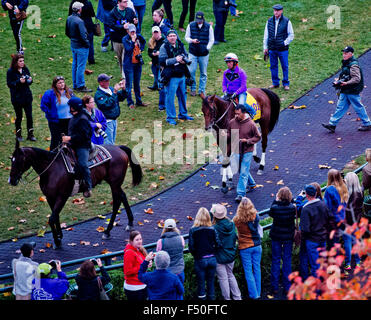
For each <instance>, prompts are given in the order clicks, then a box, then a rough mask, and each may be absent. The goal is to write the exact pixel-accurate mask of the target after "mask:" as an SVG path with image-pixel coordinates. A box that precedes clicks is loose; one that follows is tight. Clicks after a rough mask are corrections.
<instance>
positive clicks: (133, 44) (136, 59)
mask: <svg viewBox="0 0 371 320" xmlns="http://www.w3.org/2000/svg"><path fill="white" fill-rule="evenodd" d="M122 43H123V45H124V51H125V54H124V72H125V78H126V93H127V102H128V106H129V108H130V109H134V108H135V107H134V101H133V99H132V97H131V88H132V87H134V93H135V100H136V106H137V107H146V106H147V104H145V103H143V102H142V98H141V96H140V78H141V76H142V66H143V64H144V61H143V57H142V51H143V50H144V47H145V45H146V40H145V39H144V38H143V37H142V36H141V35H140V34H137V28H136V27H135V25H133V24H129V27H128V34H127V35H126V36H125V37H124V38H123V39H122Z"/></svg>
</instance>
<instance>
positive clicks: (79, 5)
mask: <svg viewBox="0 0 371 320" xmlns="http://www.w3.org/2000/svg"><path fill="white" fill-rule="evenodd" d="M83 6H84V4H83V3H81V2H78V1H76V2H74V3H73V5H72V10H73V11H79V10H80V9H81V8H82V7H83Z"/></svg>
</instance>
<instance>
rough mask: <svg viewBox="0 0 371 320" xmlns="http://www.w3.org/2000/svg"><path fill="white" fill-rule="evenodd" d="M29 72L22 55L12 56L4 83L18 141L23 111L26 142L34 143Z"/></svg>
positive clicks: (20, 138) (21, 139) (20, 136)
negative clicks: (7, 88)
mask: <svg viewBox="0 0 371 320" xmlns="http://www.w3.org/2000/svg"><path fill="white" fill-rule="evenodd" d="M32 81H33V80H32V77H31V74H30V71H29V70H28V68H27V67H26V65H25V63H24V56H23V55H22V54H19V53H18V54H14V55H12V62H11V64H10V68H9V69H8V71H7V74H6V82H7V85H8V87H9V89H10V100H11V102H12V105H13V107H14V111H15V131H16V137H17V140H18V141H20V142H21V141H23V138H22V127H21V124H22V117H23V110H24V111H25V114H26V118H27V140H30V141H36V138H35V136H34V129H33V119H32V100H33V97H32V91H31V89H30V85H31V84H32Z"/></svg>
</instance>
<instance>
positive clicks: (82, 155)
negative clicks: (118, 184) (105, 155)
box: [62, 97, 93, 198]
mask: <svg viewBox="0 0 371 320" xmlns="http://www.w3.org/2000/svg"><path fill="white" fill-rule="evenodd" d="M68 105H69V106H70V111H71V114H72V115H73V118H72V119H71V120H70V123H69V124H68V136H63V137H62V142H63V143H69V144H70V145H71V147H72V148H73V149H74V151H75V153H76V157H77V165H76V167H75V177H76V179H79V180H83V189H84V191H83V195H84V197H85V198H89V197H91V189H92V188H93V185H92V181H91V176H90V169H89V167H88V159H89V150H90V148H91V136H92V130H91V126H90V121H91V118H90V116H89V114H88V113H87V111H86V110H85V109H84V107H83V103H82V100H81V99H80V98H77V97H73V98H71V99H70V100H69V101H68Z"/></svg>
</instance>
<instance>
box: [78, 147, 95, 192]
mask: <svg viewBox="0 0 371 320" xmlns="http://www.w3.org/2000/svg"><path fill="white" fill-rule="evenodd" d="M75 152H76V157H77V168H76V169H77V170H76V177H77V178H78V179H83V180H84V181H85V183H86V185H87V188H88V189H89V190H90V189H91V188H92V183H91V177H90V169H89V167H88V159H89V149H88V148H76V149H75Z"/></svg>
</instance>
